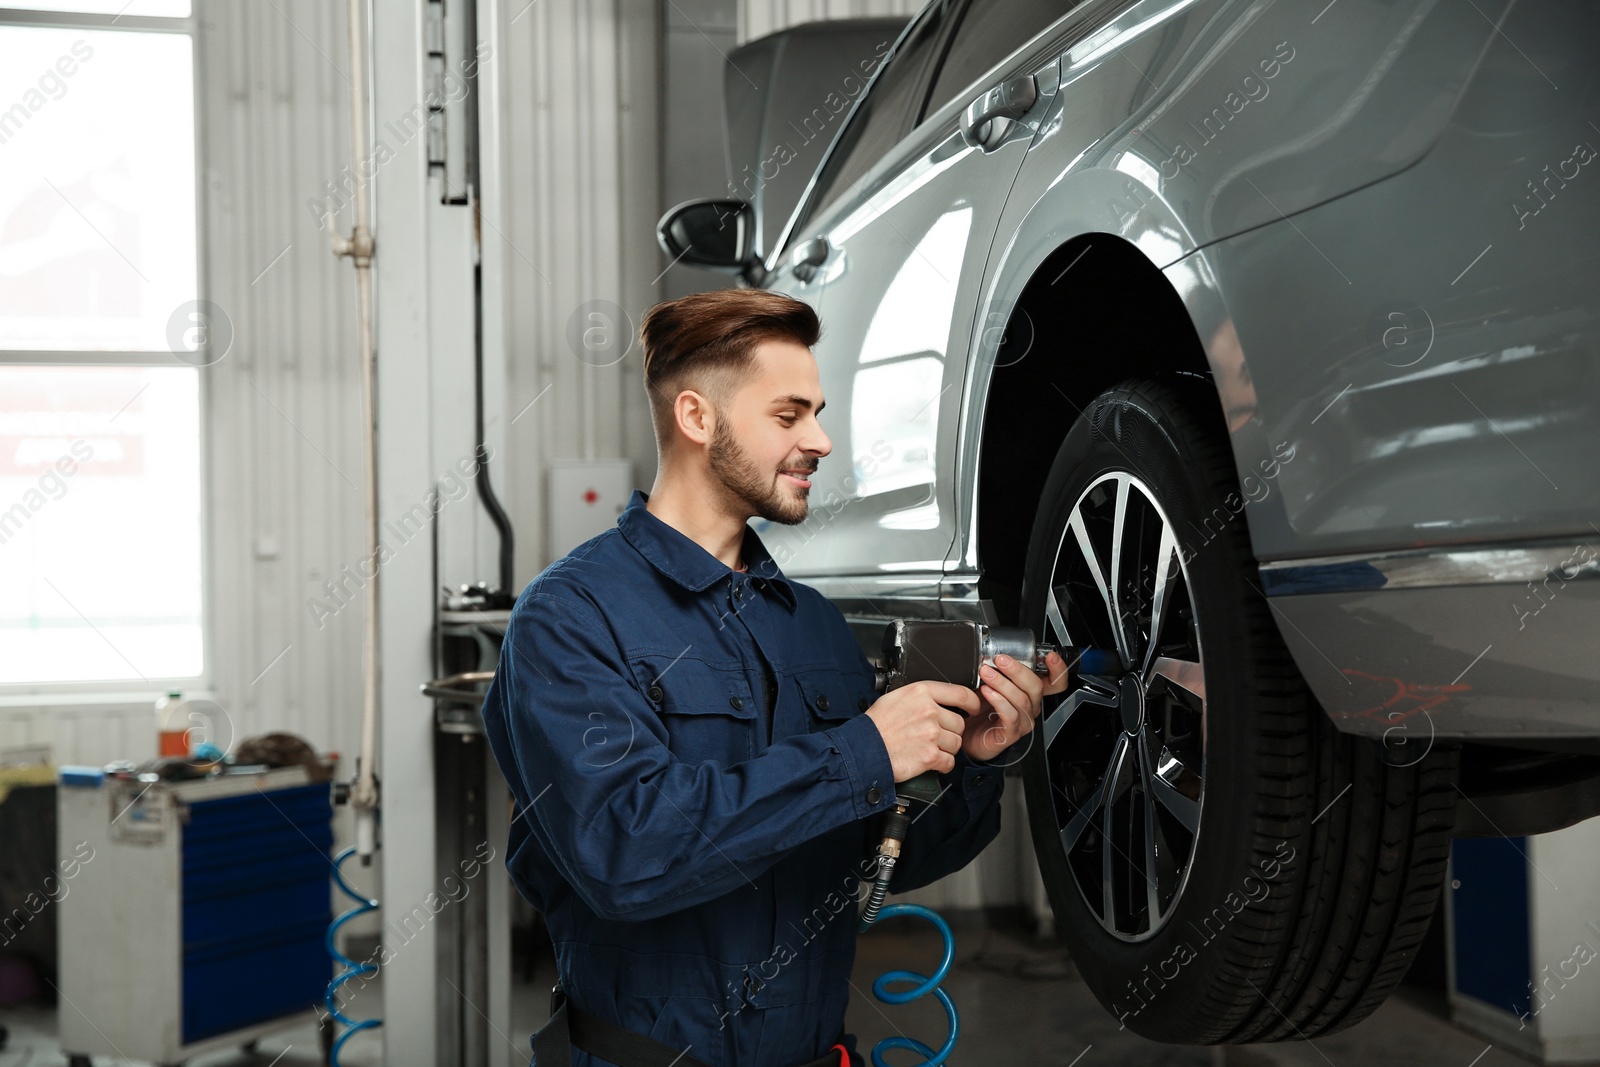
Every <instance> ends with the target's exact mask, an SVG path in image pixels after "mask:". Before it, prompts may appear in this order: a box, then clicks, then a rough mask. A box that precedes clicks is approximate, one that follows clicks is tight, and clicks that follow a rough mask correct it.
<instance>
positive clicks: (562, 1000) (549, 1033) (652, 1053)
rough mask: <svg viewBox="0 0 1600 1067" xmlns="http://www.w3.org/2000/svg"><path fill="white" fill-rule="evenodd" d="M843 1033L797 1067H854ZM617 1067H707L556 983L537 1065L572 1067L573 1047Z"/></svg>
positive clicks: (538, 1039)
mask: <svg viewBox="0 0 1600 1067" xmlns="http://www.w3.org/2000/svg"><path fill="white" fill-rule="evenodd" d="M843 1042H844V1035H843V1034H840V1035H839V1041H838V1042H837V1043H835V1044H834V1046H833V1047H832V1048H830V1049H829V1050H828V1051H827V1052H825V1053H823V1054H822V1055H821V1056H818V1057H817V1058H816V1059H811V1060H807V1061H805V1062H804V1063H799V1064H796V1065H795V1067H850V1054H849V1053H848V1052H847V1051H845V1047H844V1043H843ZM573 1045H576V1046H577V1047H578V1048H581V1049H583V1051H585V1052H587V1053H589V1054H590V1055H591V1056H598V1057H600V1058H601V1059H603V1060H609V1061H610V1062H612V1063H615V1064H618V1065H619V1067H708V1065H707V1064H705V1063H703V1062H702V1061H700V1060H697V1059H695V1058H694V1057H692V1056H690V1055H689V1054H688V1052H687V1051H686V1050H684V1049H676V1048H673V1047H672V1046H671V1045H664V1044H662V1043H661V1042H659V1041H657V1040H655V1039H654V1038H651V1037H646V1036H644V1035H643V1034H638V1033H635V1032H634V1031H632V1030H629V1029H627V1028H626V1027H623V1026H618V1025H617V1024H616V1023H614V1022H612V1021H611V1020H610V1019H602V1018H601V1017H600V1016H598V1015H594V1014H592V1013H590V1012H587V1011H584V1010H583V1009H582V1008H580V1007H578V1006H577V1005H576V1004H574V1003H572V1002H571V1001H570V1000H568V999H567V995H566V993H565V992H564V991H563V990H562V988H561V986H560V984H559V983H558V984H557V985H556V987H555V988H554V989H552V990H551V991H550V1021H549V1022H548V1023H546V1024H545V1025H544V1027H543V1028H542V1029H540V1030H539V1032H538V1033H536V1034H534V1035H533V1060H534V1063H535V1065H536V1067H572V1048H571V1047H572V1046H573Z"/></svg>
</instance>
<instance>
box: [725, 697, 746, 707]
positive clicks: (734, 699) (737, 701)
mask: <svg viewBox="0 0 1600 1067" xmlns="http://www.w3.org/2000/svg"><path fill="white" fill-rule="evenodd" d="M728 703H729V704H732V705H733V706H734V708H735V709H738V708H743V707H744V701H742V700H740V699H739V698H738V697H737V696H731V697H729V698H728Z"/></svg>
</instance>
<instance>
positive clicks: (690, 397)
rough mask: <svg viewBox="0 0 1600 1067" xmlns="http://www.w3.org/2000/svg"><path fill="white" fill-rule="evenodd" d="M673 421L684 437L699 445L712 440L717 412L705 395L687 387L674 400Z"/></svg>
mask: <svg viewBox="0 0 1600 1067" xmlns="http://www.w3.org/2000/svg"><path fill="white" fill-rule="evenodd" d="M672 421H673V423H674V424H675V425H676V426H677V428H678V432H679V433H680V434H682V435H683V436H684V437H687V438H688V439H689V440H690V441H692V442H694V443H695V444H697V445H705V444H709V443H710V442H711V437H712V434H713V433H714V432H715V431H716V427H717V413H716V409H715V408H713V407H712V404H711V401H710V400H709V399H707V398H706V397H705V396H704V395H702V394H700V393H697V392H695V391H694V390H693V389H685V390H683V391H682V392H680V393H679V394H678V396H677V398H676V399H675V400H673V402H672Z"/></svg>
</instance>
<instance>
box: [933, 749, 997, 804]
mask: <svg viewBox="0 0 1600 1067" xmlns="http://www.w3.org/2000/svg"><path fill="white" fill-rule="evenodd" d="M946 777H947V778H953V779H956V780H957V781H958V782H959V783H960V785H961V788H962V790H963V791H964V792H965V793H966V794H967V795H968V796H978V795H980V794H983V793H988V792H991V791H993V790H996V789H999V788H1000V785H1001V783H1002V781H1003V780H1004V779H1005V765H1004V764H1000V765H996V764H994V763H992V762H990V761H988V760H978V759H973V758H972V757H971V756H969V755H967V754H966V753H965V752H957V753H956V765H955V769H954V770H952V771H951V772H950V774H949V775H947V776H946Z"/></svg>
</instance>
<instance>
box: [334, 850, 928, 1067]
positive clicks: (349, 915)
mask: <svg viewBox="0 0 1600 1067" xmlns="http://www.w3.org/2000/svg"><path fill="white" fill-rule="evenodd" d="M355 854H356V846H354V845H351V846H350V847H349V848H347V849H345V850H344V851H343V852H341V853H339V854H338V855H337V856H335V857H334V860H333V881H334V884H336V885H337V886H338V887H339V890H340V891H341V892H342V893H344V895H345V896H347V897H349V898H350V899H351V900H353V901H355V902H356V906H355V907H353V908H351V909H350V910H349V911H347V912H344V913H343V914H342V915H340V916H339V917H338V918H337V919H335V920H333V922H332V923H330V924H329V926H328V933H327V936H326V937H324V939H323V944H324V945H326V946H327V949H328V955H330V956H332V957H333V958H334V960H335V961H336V962H337V963H338V964H339V965H340V966H341V967H343V968H345V969H344V970H343V971H340V972H339V973H338V974H336V975H334V976H333V981H331V982H329V983H328V991H327V992H326V993H324V994H323V996H322V1002H323V1003H324V1004H325V1005H327V1008H328V1014H329V1016H331V1017H332V1018H333V1020H334V1021H335V1022H337V1023H339V1024H340V1025H342V1026H344V1027H345V1032H344V1033H342V1034H340V1035H339V1039H338V1040H337V1041H335V1042H334V1043H333V1048H332V1049H331V1050H330V1051H329V1053H328V1064H329V1067H339V1050H340V1049H342V1048H344V1043H345V1042H346V1041H348V1040H350V1038H351V1037H352V1036H354V1035H355V1034H358V1033H360V1032H361V1031H362V1030H371V1029H373V1028H374V1027H378V1026H382V1025H383V1020H381V1019H360V1020H356V1019H351V1018H349V1017H348V1016H346V1015H345V1014H344V1012H342V1011H340V1010H339V1005H338V1002H337V997H338V993H339V987H340V986H342V985H344V984H345V983H346V982H348V981H350V980H351V979H352V978H364V977H366V976H367V975H369V974H377V973H378V965H377V964H375V963H372V962H371V961H367V962H364V963H357V962H356V961H355V960H353V959H351V958H350V957H349V956H346V955H345V954H344V953H343V952H340V951H339V946H338V942H337V935H338V933H339V928H340V927H342V926H343V925H344V924H345V923H347V922H349V921H350V920H351V919H354V918H355V917H356V916H357V915H365V914H366V913H367V912H369V911H376V910H377V907H378V902H377V901H376V900H373V899H371V898H370V897H364V896H362V895H361V894H360V893H357V892H356V891H355V890H354V889H352V888H351V887H350V883H349V882H347V881H345V880H344V871H342V870H341V869H340V868H341V867H342V866H343V864H344V861H345V860H347V859H349V858H350V857H351V856H354V855H355ZM897 906H898V905H897Z"/></svg>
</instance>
